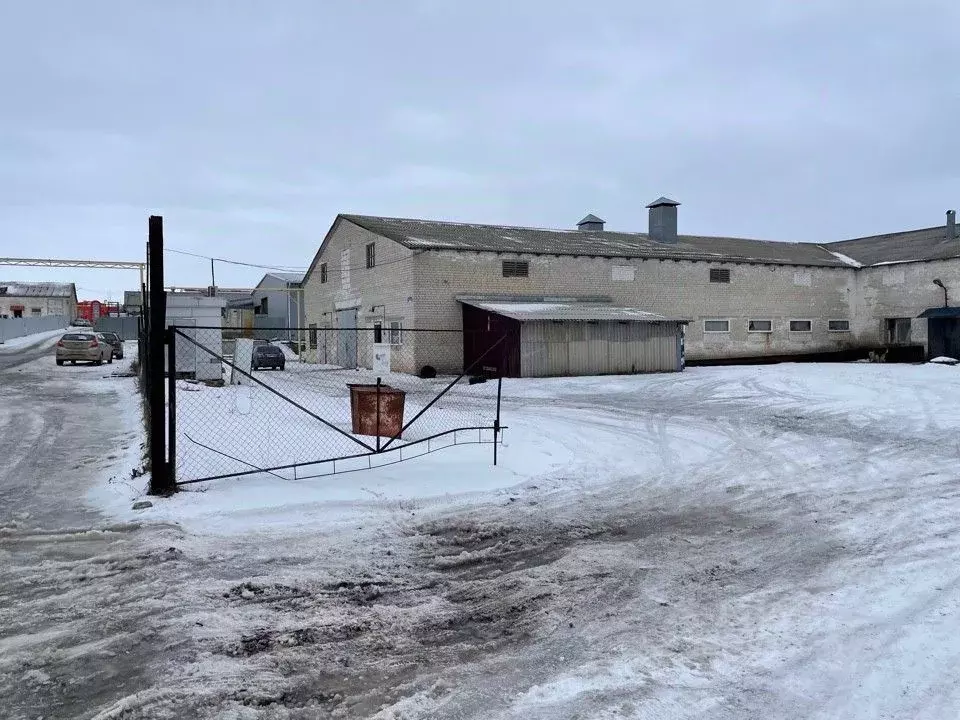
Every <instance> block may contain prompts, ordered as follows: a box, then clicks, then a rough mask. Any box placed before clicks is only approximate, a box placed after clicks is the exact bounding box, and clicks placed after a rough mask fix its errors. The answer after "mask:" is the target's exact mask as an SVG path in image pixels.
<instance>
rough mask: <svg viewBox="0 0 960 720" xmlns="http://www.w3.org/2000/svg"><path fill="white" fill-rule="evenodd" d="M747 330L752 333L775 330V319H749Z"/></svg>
mask: <svg viewBox="0 0 960 720" xmlns="http://www.w3.org/2000/svg"><path fill="white" fill-rule="evenodd" d="M747 332H752V333H769V332H773V320H747Z"/></svg>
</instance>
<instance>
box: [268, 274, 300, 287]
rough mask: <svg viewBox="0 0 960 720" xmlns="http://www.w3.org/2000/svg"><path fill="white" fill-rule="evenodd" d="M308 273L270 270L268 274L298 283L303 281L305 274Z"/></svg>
mask: <svg viewBox="0 0 960 720" xmlns="http://www.w3.org/2000/svg"><path fill="white" fill-rule="evenodd" d="M305 274H306V273H302V272H268V273H267V275H269V276H270V277H275V278H276V279H277V280H281V281H283V282H287V283H293V284H294V285H297V284H299V283H301V282H303V276H304V275H305Z"/></svg>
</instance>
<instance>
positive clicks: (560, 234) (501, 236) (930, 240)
mask: <svg viewBox="0 0 960 720" xmlns="http://www.w3.org/2000/svg"><path fill="white" fill-rule="evenodd" d="M661 202H667V203H673V202H674V201H672V200H669V198H660V199H659V200H657V201H655V203H653V204H656V203H661ZM340 217H342V218H344V219H346V220H349V221H350V222H353V223H355V224H357V225H359V226H361V227H363V228H366V229H367V230H369V231H370V232H373V233H376V234H378V235H382V236H383V237H387V238H390V239H391V240H394V241H396V242H398V243H400V244H401V245H404V246H406V247H408V248H411V249H414V250H458V251H464V252H470V251H487V252H503V253H523V254H531V255H575V256H596V257H623V258H650V259H661V258H662V259H669V260H702V261H707V262H710V261H713V262H749V263H767V264H773V265H811V266H817V267H841V268H850V267H867V266H871V265H883V264H892V263H901V262H923V261H926V260H941V259H947V258H955V257H960V240H947V237H946V227H945V226H943V225H941V226H937V227H932V228H924V229H921V230H908V231H904V232H895V233H888V234H886V235H872V236H870V237H863V238H855V239H853V240H841V241H839V242H833V243H822V244H821V243H797V242H776V241H772V240H753V239H750V238H733V237H715V236H710V235H680V236H678V238H677V242H676V243H670V244H664V243H659V242H657V241H656V240H653V239H652V238H650V236H649V235H648V234H647V233H629V232H610V231H606V230H604V231H587V232H584V231H581V230H575V229H571V230H551V229H544V228H528V227H514V226H508V225H481V224H475V223H459V222H444V221H438V220H417V219H412V218H388V217H374V216H369V215H341V216H340ZM585 219H586V218H585Z"/></svg>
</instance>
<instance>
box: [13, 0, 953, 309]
mask: <svg viewBox="0 0 960 720" xmlns="http://www.w3.org/2000/svg"><path fill="white" fill-rule="evenodd" d="M958 20H960V6H957V5H956V3H954V2H953V1H952V0H921V1H917V2H892V1H890V0H879V1H876V2H872V3H870V4H868V5H861V4H857V3H836V2H825V1H822V0H812V1H810V2H803V3H798V2H792V1H787V0H779V1H776V2H771V1H769V0H756V2H752V1H751V2H747V1H746V0H743V1H740V2H736V1H734V2H728V3H716V2H712V1H710V2H707V1H706V0H699V1H697V0H689V1H687V2H683V3H673V4H670V3H661V4H657V5H651V4H649V3H636V2H630V1H629V0H621V1H618V0H604V1H602V2H599V3H594V4H593V5H591V6H590V7H589V8H585V6H584V5H583V4H582V3H573V2H550V1H549V0H528V1H527V2H522V3H516V2H513V3H507V2H506V1H505V0H492V1H491V2H486V3H451V2H441V1H440V0H411V1H409V2H395V1H388V0H379V1H377V2H369V3H316V2H310V1H308V0H288V1H286V2H279V3H235V2H227V1H226V0H210V1H209V2H204V3H195V2H191V1H189V0H173V1H171V2H165V3H131V2H126V1H121V0H97V1H94V2H90V3H73V2H69V1H68V0H58V1H52V2H46V3H39V4H38V3H7V4H5V5H4V7H3V8H2V9H0V86H2V87H4V89H5V94H4V99H3V103H2V105H3V106H2V111H0V239H2V243H3V250H2V253H3V254H18V255H27V254H30V255H47V256H71V255H85V256H94V257H119V258H127V257H137V256H138V255H140V254H142V251H143V240H144V235H145V231H146V216H147V215H148V214H150V213H151V212H154V213H157V212H158V213H161V214H163V215H164V216H165V218H166V224H167V228H168V244H169V245H170V246H172V247H178V248H182V249H186V250H192V251H199V252H205V253H211V254H217V255H222V256H228V257H234V258H237V259H240V260H246V261H261V262H264V263H265V264H271V265H272V264H280V265H305V264H306V263H307V262H309V260H310V258H311V257H312V255H313V253H314V252H315V249H316V246H317V244H318V243H319V242H320V240H321V238H322V236H323V234H324V232H325V231H326V229H327V228H328V226H329V224H330V222H331V220H332V219H333V217H334V215H335V214H336V213H337V212H339V211H348V212H365V213H371V214H391V215H417V216H428V217H438V218H449V219H462V220H472V221H476V222H485V221H489V222H503V223H514V224H530V225H538V226H561V227H570V226H572V224H573V223H574V222H575V221H576V220H577V219H579V218H580V217H581V216H582V215H583V214H585V213H586V212H588V211H590V212H596V213H598V214H599V215H601V216H602V217H604V218H605V219H607V220H608V222H609V226H610V227H612V228H616V229H624V230H644V229H645V226H646V219H645V211H644V210H643V205H644V204H645V203H646V202H647V201H649V200H650V199H652V198H654V197H656V196H658V195H660V194H670V195H674V196H676V197H677V199H678V200H680V201H682V202H683V206H682V208H681V230H682V231H689V232H699V233H705V234H710V233H713V234H739V235H746V236H752V237H764V238H771V239H783V240H832V239H839V238H844V237H850V236H855V235H864V234H869V233H873V232H886V231H892V230H897V229H905V228H910V227H918V226H927V225H933V224H936V223H938V222H940V221H941V219H942V216H943V211H944V210H945V209H947V208H948V207H952V206H955V205H957V204H958V202H960V177H958V171H957V169H956V162H955V161H954V160H953V157H952V156H953V139H954V136H955V131H954V127H955V125H956V121H955V118H956V117H958V115H960V75H958V73H957V72H956V71H957V69H958V60H957V57H958V56H957V50H956V43H955V41H954V35H955V32H954V31H953V28H955V27H956V24H957V21H958ZM208 272H209V269H208V267H207V266H206V264H205V263H203V261H200V260H191V259H188V258H182V257H177V256H171V257H170V258H169V260H168V275H169V279H170V281H171V282H176V283H179V284H193V283H197V284H203V283H206V282H207V276H208ZM69 275H70V273H69V271H57V272H56V273H52V272H51V271H40V270H38V271H27V270H19V269H16V270H15V269H12V268H0V276H4V277H53V276H55V277H56V278H58V279H59V278H65V277H68V276H69ZM86 277H96V278H97V280H96V282H92V281H90V280H85V279H84V278H86ZM111 278H112V279H111ZM77 279H78V281H79V282H80V284H81V286H91V287H94V288H100V289H110V288H113V289H115V290H116V291H119V290H120V289H122V288H123V287H124V286H126V285H129V284H130V282H129V278H128V277H126V276H116V275H109V274H103V275H99V274H92V275H80V276H79V277H77ZM257 279H258V274H257V273H256V271H252V270H247V271H245V270H240V269H234V268H228V267H224V268H223V270H222V272H220V271H218V280H219V281H221V282H223V283H224V284H227V283H229V284H233V285H239V284H251V283H253V282H255V281H256V280H257Z"/></svg>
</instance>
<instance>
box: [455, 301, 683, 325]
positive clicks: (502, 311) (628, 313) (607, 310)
mask: <svg viewBox="0 0 960 720" xmlns="http://www.w3.org/2000/svg"><path fill="white" fill-rule="evenodd" d="M457 300H459V301H460V302H462V303H464V304H465V305H470V306H471V307H475V308H479V309H481V310H486V311H487V312H492V313H496V314H497V315H503V316H504V317H508V318H512V319H513V320H520V321H531V320H579V321H589V320H617V321H621V322H624V321H626V322H686V321H685V320H680V319H679V318H669V317H666V316H664V315H658V314H657V313H652V312H647V311H645V310H641V309H639V308H631V307H617V306H615V305H612V304H611V303H610V301H609V300H604V299H601V298H581V297H548V296H538V297H516V296H510V297H503V296H498V295H461V296H458V297H457Z"/></svg>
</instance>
